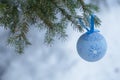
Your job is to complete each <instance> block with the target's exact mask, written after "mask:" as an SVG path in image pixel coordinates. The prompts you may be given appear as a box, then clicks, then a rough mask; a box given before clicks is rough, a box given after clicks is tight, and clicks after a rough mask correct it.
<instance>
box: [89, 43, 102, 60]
mask: <svg viewBox="0 0 120 80" xmlns="http://www.w3.org/2000/svg"><path fill="white" fill-rule="evenodd" d="M100 54H101V48H100V47H98V46H97V44H96V45H92V46H90V48H89V54H88V56H90V57H92V58H96V57H99V55H100Z"/></svg>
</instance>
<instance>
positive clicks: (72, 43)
mask: <svg viewBox="0 0 120 80" xmlns="http://www.w3.org/2000/svg"><path fill="white" fill-rule="evenodd" d="M119 8H120V6H117V5H116V6H112V8H110V9H109V10H102V12H100V13H98V14H97V15H98V16H99V17H100V19H101V20H102V25H101V27H100V28H99V29H100V31H101V34H103V35H104V37H105V38H106V40H107V44H108V50H107V53H106V55H105V57H104V58H103V59H102V60H100V61H97V62H86V61H84V60H83V59H82V58H80V57H79V55H78V53H77V50H76V42H77V40H78V38H79V36H80V35H82V33H79V32H78V31H76V30H73V29H72V28H69V29H68V31H67V33H68V34H69V37H68V38H67V40H66V41H55V43H54V45H53V46H52V47H47V46H45V45H44V43H43V38H42V36H40V35H43V34H42V33H41V32H39V31H38V30H37V29H32V30H31V33H30V35H29V36H30V40H31V42H32V43H33V45H32V46H30V47H28V48H27V49H26V51H25V54H23V55H15V53H13V51H11V50H8V52H5V50H4V51H2V52H0V59H1V60H0V76H1V77H0V80H120V77H119V76H120V62H119V61H120V53H119V48H120V40H119V39H120V38H119V34H120V30H119V29H120V22H119V21H120V16H119V14H120V10H119ZM68 26H71V25H68ZM1 30H2V29H1ZM1 33H3V32H1ZM36 33H38V34H39V35H36ZM0 40H1V42H2V43H3V42H4V41H2V39H0ZM2 43H1V45H2ZM3 48H5V45H4V46H3ZM5 49H6V50H7V48H5ZM0 51H1V50H0ZM9 52H10V53H9ZM3 53H6V55H8V56H6V55H5V54H3ZM8 63H9V64H8ZM2 70H4V71H2ZM1 71H2V72H3V73H1Z"/></svg>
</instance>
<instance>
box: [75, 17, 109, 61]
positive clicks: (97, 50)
mask: <svg viewBox="0 0 120 80" xmlns="http://www.w3.org/2000/svg"><path fill="white" fill-rule="evenodd" d="M79 22H80V24H81V25H82V26H83V27H84V28H85V29H86V30H87V32H86V33H84V34H83V35H82V36H80V38H79V39H78V42H77V51H78V54H79V55H80V57H81V58H83V59H84V60H86V61H89V62H95V61H98V60H100V59H101V58H103V56H104V55H105V53H106V50H107V43H106V40H105V38H104V37H103V36H102V35H101V34H100V33H99V31H98V30H94V15H91V18H90V22H89V24H90V29H88V28H87V27H86V26H85V25H84V24H83V22H82V20H81V19H79Z"/></svg>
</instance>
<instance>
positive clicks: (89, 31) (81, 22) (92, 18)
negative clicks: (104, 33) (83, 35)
mask: <svg viewBox="0 0 120 80" xmlns="http://www.w3.org/2000/svg"><path fill="white" fill-rule="evenodd" d="M94 17H95V15H93V14H92V15H91V17H90V21H89V24H90V29H88V28H87V27H86V26H85V25H84V23H83V21H82V19H81V18H79V23H80V25H81V26H82V27H83V28H85V29H86V30H87V33H93V32H99V30H95V29H94Z"/></svg>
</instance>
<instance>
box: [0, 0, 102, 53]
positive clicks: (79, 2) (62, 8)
mask: <svg viewBox="0 0 120 80" xmlns="http://www.w3.org/2000/svg"><path fill="white" fill-rule="evenodd" d="M76 9H80V11H81V12H83V14H82V15H81V17H82V20H83V21H84V22H85V21H86V17H87V16H89V15H90V14H92V13H93V12H94V11H98V8H97V7H96V6H94V5H92V4H85V3H84V2H83V0H0V25H2V26H4V28H6V29H9V30H10V35H9V38H8V43H9V44H12V45H14V46H15V49H16V51H17V52H18V53H23V52H24V48H25V47H26V46H27V45H30V42H29V40H28V39H27V36H26V35H27V33H28V31H29V27H30V25H35V24H36V23H40V24H39V25H38V27H39V28H40V29H41V28H44V29H46V30H47V31H46V35H45V40H44V41H45V42H46V43H48V44H50V43H51V42H52V41H54V39H55V38H58V39H59V38H65V37H66V36H67V35H66V31H65V30H66V26H67V23H68V22H71V23H72V24H73V25H74V26H75V27H76V28H77V29H78V30H79V31H82V27H81V25H78V22H77V18H78V17H77V15H76ZM58 14H59V16H58ZM95 23H96V25H99V24H100V20H99V18H97V17H96V18H95Z"/></svg>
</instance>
